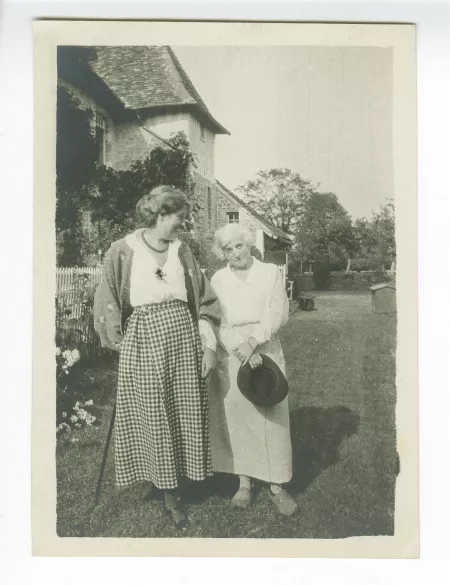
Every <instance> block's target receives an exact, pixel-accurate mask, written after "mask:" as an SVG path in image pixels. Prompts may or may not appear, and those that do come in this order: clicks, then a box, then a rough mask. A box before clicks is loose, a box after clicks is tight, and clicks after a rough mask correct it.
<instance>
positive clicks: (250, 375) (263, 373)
mask: <svg viewBox="0 0 450 585" xmlns="http://www.w3.org/2000/svg"><path fill="white" fill-rule="evenodd" d="M257 355H259V356H260V358H261V361H262V363H261V365H260V366H258V367H256V368H252V367H251V365H250V363H249V362H248V363H246V364H244V365H241V367H240V368H239V371H238V374H237V383H238V387H239V390H240V391H241V393H242V394H243V395H244V396H245V397H246V398H247V400H250V402H252V403H253V404H254V405H255V406H266V407H270V406H275V405H276V404H279V403H280V402H282V401H283V400H284V399H285V398H286V396H287V394H288V383H287V380H286V378H285V376H284V374H283V372H282V371H281V370H280V368H279V367H278V365H277V364H276V363H275V362H274V361H273V360H272V359H271V358H270V357H269V356H267V355H265V354H257Z"/></svg>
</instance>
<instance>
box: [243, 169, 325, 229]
mask: <svg viewBox="0 0 450 585" xmlns="http://www.w3.org/2000/svg"><path fill="white" fill-rule="evenodd" d="M236 191H237V192H238V193H239V194H240V195H241V196H242V197H243V199H245V200H246V201H247V202H248V203H249V204H250V205H251V206H252V208H253V209H254V210H255V211H257V212H258V213H260V214H261V215H262V216H264V217H265V218H267V219H268V220H270V221H271V222H272V223H273V224H274V225H276V226H277V227H278V228H280V229H282V230H283V231H284V232H286V233H288V234H292V233H294V232H295V230H296V228H297V225H298V223H299V221H300V219H301V217H302V215H303V213H304V209H305V205H306V203H307V201H308V199H309V197H310V196H311V194H312V193H314V189H313V187H312V185H311V183H310V182H309V181H306V180H305V179H302V177H301V176H300V175H299V174H298V173H294V172H293V171H291V170H290V169H270V170H267V171H259V173H257V175H256V179H254V180H252V181H247V182H246V183H244V185H242V186H241V187H238V188H237V189H236Z"/></svg>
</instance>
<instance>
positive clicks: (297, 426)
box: [33, 22, 418, 557]
mask: <svg viewBox="0 0 450 585" xmlns="http://www.w3.org/2000/svg"><path fill="white" fill-rule="evenodd" d="M86 24H90V28H88V29H86V28H84V29H83V28H82V25H81V24H80V23H75V22H74V23H51V22H41V23H36V25H35V42H36V49H37V50H38V57H36V59H38V58H39V55H40V58H41V59H42V61H40V62H39V63H41V68H40V69H38V67H37V63H38V61H37V60H36V73H35V75H36V80H37V82H38V81H39V82H38V83H37V87H39V88H41V91H40V93H39V91H37V94H36V109H37V111H41V112H44V111H45V113H46V117H45V120H49V122H48V126H46V125H45V123H44V118H41V117H38V116H36V134H37V135H38V136H41V138H42V136H44V135H45V143H44V144H43V145H42V148H43V149H45V150H46V151H47V153H46V155H45V156H46V158H45V161H44V155H43V154H42V155H40V154H38V155H37V159H38V160H42V166H41V165H38V163H37V167H38V166H39V168H37V167H36V180H37V183H36V185H37V187H36V195H35V200H36V203H37V205H36V210H35V222H36V224H37V225H38V226H39V225H45V226H46V227H49V228H51V229H49V230H42V231H41V230H39V231H37V236H36V237H37V240H36V248H37V250H38V252H37V253H36V255H35V266H38V265H39V266H41V264H40V263H39V258H42V261H45V266H46V268H45V270H43V272H42V273H41V275H40V279H42V281H43V280H45V279H46V282H47V284H48V290H47V292H46V293H44V288H43V286H40V285H36V273H35V294H36V299H35V306H36V307H41V306H42V307H43V306H44V305H43V304H42V305H41V302H42V303H44V301H43V299H44V297H45V299H46V300H45V303H46V304H45V306H46V310H45V311H44V310H43V311H42V314H41V316H40V318H39V319H40V321H39V322H38V323H37V324H36V321H35V330H36V327H38V328H39V327H42V326H43V325H44V322H45V323H46V324H47V329H48V330H49V331H47V332H46V339H47V340H48V341H49V347H48V348H47V346H46V354H45V355H46V360H47V361H46V362H45V364H46V366H45V368H44V366H43V365H42V364H41V365H39V366H37V367H38V368H41V369H40V370H39V371H36V370H35V387H34V407H35V413H34V422H33V424H34V428H35V432H36V425H40V424H41V421H42V420H43V419H42V418H40V417H39V418H38V414H37V410H39V413H41V414H40V415H39V416H44V414H43V413H44V411H45V417H44V418H45V420H46V421H47V423H46V424H47V426H49V427H50V426H52V429H51V433H52V434H53V438H50V437H51V436H52V435H51V434H50V430H49V429H47V431H46V433H47V434H46V435H45V436H46V437H48V441H46V443H45V447H44V446H43V444H42V446H40V445H39V446H38V445H36V446H34V447H33V448H34V465H38V461H37V459H36V453H45V457H46V460H47V461H49V465H51V467H50V468H51V469H53V470H54V479H55V481H54V492H53V491H52V492H51V493H52V494H53V493H54V499H53V496H52V497H51V498H50V499H48V500H46V502H47V503H46V504H45V506H44V505H43V502H44V500H43V499H42V500H40V498H47V497H49V496H47V495H45V496H44V495H42V491H43V484H42V483H40V484H39V485H38V486H37V487H36V485H37V484H36V485H35V487H34V500H33V506H34V507H39V508H40V510H41V512H39V513H37V514H36V515H35V519H34V533H35V538H37V535H38V533H40V532H41V530H40V526H41V525H40V524H39V522H41V520H39V519H38V515H39V514H41V513H42V514H44V512H43V511H44V508H45V509H46V510H47V511H49V513H48V514H47V516H46V521H45V524H46V528H45V532H46V533H48V534H51V535H52V539H54V540H55V541H58V542H59V543H61V541H62V542H64V541H66V542H67V541H68V540H70V541H71V542H73V541H74V540H75V541H78V542H79V543H83V541H85V542H86V543H88V542H90V543H95V542H96V543H105V542H107V541H108V540H109V541H111V540H116V539H133V541H134V542H133V545H132V546H133V547H134V546H135V544H134V543H136V542H138V541H139V540H141V541H142V543H143V544H144V543H145V542H146V539H152V542H155V541H157V542H158V547H159V548H158V550H159V551H160V553H161V551H162V550H165V551H166V552H164V553H163V554H165V555H170V554H174V552H171V550H173V551H175V550H177V551H178V554H179V551H182V550H183V547H185V546H187V545H186V542H189V539H195V540H196V541H197V542H203V543H205V546H204V547H203V548H202V547H201V546H200V545H199V547H198V549H197V550H196V552H195V553H193V554H197V555H198V554H203V555H206V554H213V551H214V548H208V547H214V542H215V541H216V542H223V541H226V542H228V543H229V544H230V545H232V544H233V545H235V547H236V548H238V547H239V546H241V544H240V543H248V542H249V541H251V543H252V545H253V547H254V549H253V550H258V547H259V546H260V544H261V545H262V544H263V543H264V542H265V541H266V543H267V542H268V540H269V539H270V540H271V542H272V541H273V540H275V541H279V542H280V543H282V542H283V543H285V542H291V543H292V544H294V543H295V541H297V540H300V539H301V541H302V543H303V542H310V543H311V546H314V543H315V542H316V544H317V549H315V552H311V555H310V556H352V550H353V551H354V552H353V554H354V556H367V557H371V556H377V554H378V553H377V549H376V542H377V539H378V538H380V539H381V541H382V543H383V545H384V548H383V549H382V552H380V553H379V554H380V556H391V555H396V556H398V557H402V556H416V555H417V551H418V549H417V538H418V529H417V501H416V500H415V495H416V492H417V477H416V472H417V445H416V442H415V441H416V433H417V420H416V413H415V402H416V401H417V395H416V392H417V390H416V387H415V375H416V363H415V359H416V357H415V351H416V350H415V347H414V336H415V328H414V326H415V319H416V314H415V305H414V298H415V286H416V285H415V282H416V280H415V279H416V278H417V275H416V273H415V271H414V268H415V265H414V259H415V252H414V253H413V252H411V250H412V249H413V246H414V245H415V242H414V237H415V209H414V208H415V150H414V149H412V152H411V150H409V151H408V150H407V149H405V150H403V154H404V155H405V163H406V164H403V166H402V165H401V164H400V162H399V163H397V153H398V150H397V151H396V145H397V149H398V144H399V142H398V141H397V142H396V141H395V139H394V137H395V136H396V128H398V127H399V124H400V125H401V123H404V124H405V123H408V122H409V123H411V121H412V122H413V124H415V118H414V114H415V111H414V104H415V95H414V93H413V88H414V76H415V70H413V69H412V68H411V69H408V68H406V73H407V75H410V74H411V73H413V75H410V76H409V77H408V78H407V81H409V82H411V83H410V85H409V86H407V87H408V89H411V88H412V89H411V93H410V94H407V93H406V92H403V93H402V92H400V91H398V87H399V86H398V83H399V78H400V77H399V76H398V65H397V66H396V59H397V58H398V54H399V51H400V54H401V55H402V56H403V57H404V58H405V59H406V62H407V63H408V64H413V66H414V63H415V61H414V51H413V48H414V27H411V26H406V25H404V26H401V25H399V26H397V27H393V28H395V31H397V32H398V31H399V30H400V29H401V30H402V31H403V30H405V29H406V35H405V38H404V47H406V48H407V49H409V50H410V52H409V53H408V51H407V50H405V48H404V47H403V45H402V43H401V42H400V50H399V49H398V47H397V46H396V45H395V43H394V42H392V43H391V44H390V43H388V42H386V39H389V32H390V31H389V30H388V29H389V27H388V26H384V27H383V26H381V28H382V29H383V31H384V33H385V34H384V36H383V35H382V39H383V40H381V42H379V43H377V42H376V40H374V39H376V32H377V30H376V29H377V27H376V26H372V27H369V28H370V31H369V30H368V29H367V35H366V36H365V35H364V25H359V26H356V25H355V26H354V31H355V39H353V40H352V42H348V39H350V38H351V34H349V35H348V36H347V37H346V35H345V34H343V35H341V34H340V30H341V31H342V28H346V29H347V31H348V32H349V33H352V32H353V27H352V26H351V25H322V26H323V27H325V29H327V30H328V32H329V33H330V34H326V33H327V31H326V30H324V29H321V25H316V26H315V27H314V26H313V25H311V26H310V25H290V26H289V27H288V28H289V30H288V29H283V26H284V25H270V24H265V25H254V26H255V31H253V28H252V25H250V24H247V25H241V26H240V25H239V23H236V24H235V25H233V24H225V23H223V24H222V25H219V24H214V23H201V24H200V23H199V24H198V25H197V24H196V23H176V24H175V23H172V24H170V23H163V24H165V26H166V28H164V26H163V25H162V24H161V25H160V26H161V27H162V28H161V29H160V30H159V31H158V34H155V35H154V38H155V40H152V35H151V34H148V35H144V34H143V32H144V30H145V29H144V28H142V27H143V26H144V25H145V24H146V25H147V26H148V27H150V28H149V29H148V30H149V32H151V31H152V30H153V31H154V30H155V29H154V28H153V29H152V28H151V26H152V24H151V23H140V25H141V26H140V27H139V28H138V27H137V28H136V29H135V30H134V29H133V25H132V24H131V23H128V24H127V23H109V25H111V26H110V28H108V23H85V25H84V26H85V27H86ZM64 25H66V27H67V28H65V26H64ZM102 25H105V27H106V28H103V29H102ZM183 25H184V27H183ZM52 26H53V27H54V28H53V29H52V28H51V27H52ZM114 26H115V27H116V29H114V28H113V27H114ZM138 26H139V25H138ZM214 26H217V27H225V28H218V29H217V31H219V32H220V34H217V36H216V35H215V30H216V29H214ZM260 26H262V27H263V29H264V30H265V31H266V32H267V34H266V35H265V36H263V37H261V35H260V34H259V33H260V32H261V30H260V29H259V28H258V27H260ZM272 26H273V27H275V28H271V27H272ZM296 26H300V27H304V28H303V29H302V30H304V31H309V37H308V35H305V37H304V38H303V39H302V41H301V44H299V40H298V34H295V33H296V30H295V27H296ZM77 27H78V28H77ZM190 27H191V28H190ZM195 27H197V28H195ZM198 27H200V28H198ZM265 27H266V28H265ZM292 27H294V28H292ZM305 27H306V28H305ZM308 27H310V28H308ZM340 27H341V28H340ZM339 29H340V30H339ZM384 29H387V30H384ZM86 30H87V31H89V34H87V33H86ZM114 30H115V31H116V32H117V33H121V32H122V33H123V36H121V35H120V34H117V35H114ZM283 30H286V33H287V34H286V35H283ZM133 31H134V32H133ZM180 31H186V33H185V34H186V37H183V35H182V34H180ZM202 31H204V32H205V35H204V37H203V38H202V39H201V42H200V41H199V40H198V38H199V36H198V34H194V33H195V32H197V33H199V32H202ZM272 31H273V34H272ZM395 31H393V32H395ZM334 32H336V34H337V38H336V40H334V39H333V37H332V34H331V33H334ZM342 32H345V31H342ZM253 33H254V42H253V43H252V38H253V37H252V34H253ZM83 35H84V39H83ZM371 35H372V36H371ZM394 36H395V35H394ZM397 37H398V38H400V37H401V34H398V35H397ZM133 38H134V39H135V42H133ZM262 38H263V39H265V40H264V41H262ZM345 38H347V42H344V41H343V39H345ZM364 38H367V42H366V43H364V42H363V39H364ZM76 39H79V41H78V42H75V40H76ZM108 39H109V41H108V42H106V40H108ZM143 39H148V42H146V41H143ZM156 39H158V40H156ZM196 39H197V40H196ZM208 39H210V41H209V43H208ZM183 40H184V41H185V42H184V43H183ZM83 41H84V42H83ZM39 47H40V48H39ZM39 51H40V52H39ZM402 51H403V52H402ZM405 53H406V57H405ZM46 67H47V69H46ZM44 70H45V71H46V74H45V75H44V74H43V72H44ZM403 71H404V72H405V69H404V70H403ZM41 74H42V79H41V78H40V77H38V76H40V75H41ZM396 88H397V89H396ZM398 95H401V99H400V105H401V106H404V103H405V102H404V101H402V100H406V102H408V103H411V104H412V110H411V114H412V115H411V117H410V118H408V116H407V114H408V113H409V112H408V110H407V108H406V109H404V110H403V111H404V112H407V114H405V116H404V118H405V119H404V120H403V119H402V120H401V123H399V122H398V121H397V120H400V118H401V116H399V108H398V103H399V102H398V97H397V96H398ZM49 97H51V101H52V103H49V100H48V99H47V98H49ZM396 100H397V101H396ZM397 135H398V134H397ZM414 136H415V134H414V130H412V137H414ZM405 137H406V133H403V134H402V133H401V138H402V139H403V140H404V139H405ZM410 142H411V141H410ZM411 144H412V145H413V141H412V142H411ZM408 155H409V158H408ZM40 156H42V159H40ZM398 169H401V172H405V173H406V177H407V180H406V182H404V183H402V182H401V181H399V175H398V173H399V170H398ZM44 175H45V177H44ZM402 176H405V175H402ZM40 177H41V179H40ZM404 184H409V185H412V187H411V190H410V191H409V192H405V191H404V190H402V186H404ZM43 187H46V188H48V189H52V191H51V193H50V192H49V191H46V190H45V188H43ZM408 200H409V202H408ZM38 202H39V203H38ZM405 209H406V210H409V211H410V212H411V213H412V215H411V216H410V217H411V218H412V221H410V222H409V223H408V217H407V216H406V212H405ZM39 222H43V223H39ZM404 226H407V227H406V231H405V227H404ZM44 231H45V233H46V235H45V236H42V234H43V233H44ZM41 236H42V239H41ZM38 240H41V241H40V242H38ZM44 240H45V242H44ZM47 244H48V246H49V247H47ZM414 250H415V248H414ZM39 254H40V256H39ZM408 255H409V261H408ZM405 258H406V261H405V260H403V259H405ZM402 261H403V264H402ZM405 279H406V281H408V280H409V282H410V287H412V288H413V289H414V290H413V292H412V293H410V298H409V300H410V302H411V305H408V286H405ZM402 283H403V284H402ZM52 286H53V293H52ZM52 294H53V295H54V296H52ZM40 295H41V296H40ZM49 296H50V297H51V300H52V304H50V303H49V301H48V297H49ZM39 299H41V300H39ZM44 313H45V315H44ZM402 319H403V320H404V321H402ZM406 321H407V322H408V324H407V325H406V327H410V332H411V331H412V333H410V335H409V341H410V342H411V343H412V347H411V346H408V347H406V346H405V345H403V343H404V341H403V339H406V338H407V337H408V333H407V331H408V330H407V329H404V328H403V324H402V323H405V322H406ZM405 334H406V335H405ZM39 350H40V348H39V347H36V345H35V352H36V351H39ZM47 358H48V359H47ZM405 359H406V363H408V360H409V372H410V375H411V376H412V378H411V380H410V383H409V396H406V401H405V402H403V400H404V397H405V394H402V392H403V388H404V387H403V386H402V385H401V384H404V383H405V380H406V379H405V377H404V375H403V372H404V369H403V368H405V366H404V365H402V364H404V363H405V362H404V361H403V362H401V361H400V360H405ZM399 368H400V369H399ZM44 369H45V372H44ZM39 372H41V373H42V375H45V376H47V378H46V379H48V380H53V385H52V388H50V390H51V391H50V390H49V388H47V390H46V392H47V393H46V395H45V397H44V393H43V391H42V390H41V388H42V386H41V383H39V385H37V384H36V380H37V379H40V380H43V378H39V376H40V373H39ZM399 380H400V381H401V382H400V385H399ZM408 409H409V410H408ZM52 421H53V422H52ZM40 439H43V435H42V434H41V435H40ZM36 473H40V472H36ZM35 477H36V476H35ZM47 480H48V481H51V480H52V478H51V477H50V476H49V477H48V478H47ZM403 490H406V493H407V492H408V490H409V494H410V498H411V499H410V500H409V499H408V498H407V497H406V498H405V497H404V494H405V491H403ZM39 502H41V503H39ZM41 504H42V506H41ZM52 506H54V507H53V509H52ZM404 517H408V518H409V522H410V523H409V524H408V521H406V524H405V523H404V522H405V521H404V520H403V518H404ZM39 518H40V516H39ZM42 518H43V516H42ZM42 522H44V520H43V519H42ZM408 535H409V538H410V539H411V540H410V541H408ZM383 537H384V538H383ZM104 539H105V540H104ZM106 539H108V540H106ZM186 539H187V541H186ZM390 539H391V540H392V546H391V545H390V544H389V542H390ZM405 539H406V540H405ZM174 541H175V542H179V543H180V544H179V545H176V546H178V548H177V549H175V548H173V549H171V547H172V543H173V542H174ZM127 542H130V541H129V540H127ZM149 542H150V541H149ZM165 542H166V543H167V545H165V544H164V543H165ZM169 542H170V545H169ZM358 542H360V548H359V549H358V546H359V545H358ZM119 543H120V541H119ZM183 543H185V544H183ZM206 543H208V544H206ZM319 543H326V544H324V545H323V547H322V548H320V546H319ZM333 543H336V544H338V543H340V544H342V543H343V546H344V548H343V549H342V552H339V550H341V549H338V548H336V549H335V551H334V552H333V551H331V552H329V551H330V550H331V549H329V548H327V547H333ZM345 543H347V545H349V544H350V543H354V547H355V548H354V549H346V548H345V547H346V546H347V545H346V544H345ZM55 546H56V545H55ZM58 546H59V545H58ZM93 546H96V545H95V544H94V545H93ZM105 546H107V545H106V544H105ZM119 546H120V544H119ZM130 546H131V545H130ZM136 546H140V545H136ZM165 546H166V549H164V547H165ZM244 546H247V545H246V544H244ZM291 546H292V545H291ZM298 546H303V544H301V545H298ZM40 548H41V549H42V550H50V548H48V549H46V547H45V545H44V544H42V545H41V547H40ZM389 548H391V552H388V550H389ZM60 550H61V551H63V550H64V551H65V552H64V554H67V555H71V554H80V556H81V555H82V554H83V553H75V552H74V553H72V552H71V551H70V550H69V549H68V548H65V549H60ZM80 550H81V549H80ZM92 550H94V549H92ZM111 550H112V549H111ZM115 550H116V552H115V554H116V555H117V554H121V553H120V552H117V550H119V549H115ZM130 550H131V549H130ZM186 550H187V549H186ZM224 550H225V549H224ZM227 550H230V551H231V549H227ZM242 550H244V549H242ZM246 550H249V549H246ZM259 550H260V551H262V552H259V553H257V555H261V554H269V555H270V554H271V553H270V552H269V553H267V552H266V553H264V551H267V550H268V549H267V548H266V549H263V548H260V549H259ZM289 550H290V551H293V550H294V549H293V548H290V549H289ZM305 550H306V549H305ZM134 551H135V553H136V554H144V555H145V554H148V555H151V554H155V553H154V552H153V551H152V550H150V549H149V548H148V549H145V548H140V549H139V552H136V551H137V549H136V548H134ZM286 551H287V549H285V551H284V553H282V556H284V555H285V554H286ZM311 551H312V549H311ZM44 554H45V553H44ZM61 554H62V553H61ZM84 554H92V552H88V551H87V550H86V551H85V552H84ZM108 554H113V553H112V552H111V553H108ZM181 554H189V553H188V552H182V553H181ZM221 554H223V552H222V553H221ZM230 554H232V553H230ZM240 554H242V553H240ZM289 554H290V555H291V556H308V554H307V553H306V554H305V553H301V552H300V551H299V550H298V549H297V550H296V551H294V552H291V553H289Z"/></svg>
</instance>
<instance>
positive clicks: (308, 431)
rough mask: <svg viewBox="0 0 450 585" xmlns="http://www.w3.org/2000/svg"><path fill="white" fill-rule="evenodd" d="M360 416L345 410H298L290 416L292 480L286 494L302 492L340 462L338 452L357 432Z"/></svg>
mask: <svg viewBox="0 0 450 585" xmlns="http://www.w3.org/2000/svg"><path fill="white" fill-rule="evenodd" d="M358 427H359V415H358V414H355V413H354V412H352V411H351V410H350V409H349V408H347V407H346V406H332V407H329V408H320V407H316V406H312V407H299V408H296V409H295V410H293V411H292V412H291V437H292V450H293V478H292V482H291V485H290V487H289V491H291V492H293V493H301V492H304V491H305V490H306V489H307V487H308V486H309V485H310V484H311V483H312V482H313V481H314V479H315V478H316V477H317V476H318V475H320V473H321V472H322V471H324V470H325V469H327V468H328V467H331V466H332V465H334V464H335V463H337V462H338V461H339V448H340V445H341V443H342V441H343V439H345V438H346V437H351V436H352V435H354V434H355V433H356V432H357V431H358Z"/></svg>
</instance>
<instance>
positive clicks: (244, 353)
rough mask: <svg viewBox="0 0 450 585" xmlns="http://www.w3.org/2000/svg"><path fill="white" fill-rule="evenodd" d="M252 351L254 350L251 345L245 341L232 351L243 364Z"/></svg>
mask: <svg viewBox="0 0 450 585" xmlns="http://www.w3.org/2000/svg"><path fill="white" fill-rule="evenodd" d="M253 351H254V350H253V348H252V346H251V345H250V344H249V343H248V342H245V343H241V345H240V346H239V347H238V348H237V349H236V351H235V352H234V355H235V356H236V357H237V358H238V360H239V361H240V362H241V364H242V365H243V366H245V364H246V363H247V362H248V360H249V359H250V358H251V357H252V355H253Z"/></svg>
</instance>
